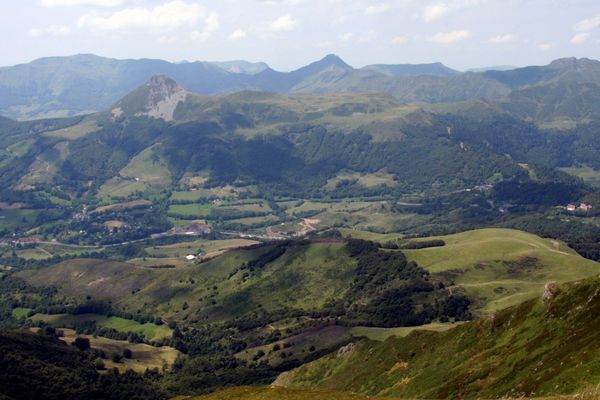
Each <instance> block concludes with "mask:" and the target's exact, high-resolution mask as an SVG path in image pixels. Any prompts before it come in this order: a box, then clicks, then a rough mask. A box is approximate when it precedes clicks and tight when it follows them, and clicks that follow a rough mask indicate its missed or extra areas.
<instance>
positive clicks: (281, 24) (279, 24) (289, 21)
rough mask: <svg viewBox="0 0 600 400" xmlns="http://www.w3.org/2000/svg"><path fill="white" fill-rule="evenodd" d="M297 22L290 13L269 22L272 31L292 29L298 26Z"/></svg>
mask: <svg viewBox="0 0 600 400" xmlns="http://www.w3.org/2000/svg"><path fill="white" fill-rule="evenodd" d="M296 25H297V22H296V20H294V19H293V18H292V17H291V16H290V15H289V14H288V15H283V16H281V17H279V18H277V19H276V20H275V21H273V22H271V23H270V24H269V29H268V30H269V31H270V32H284V31H292V30H294V29H295V28H296Z"/></svg>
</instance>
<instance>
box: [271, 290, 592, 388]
mask: <svg viewBox="0 0 600 400" xmlns="http://www.w3.org/2000/svg"><path fill="white" fill-rule="evenodd" d="M599 288H600V279H599V278H592V279H588V280H584V281H580V282H575V283H571V284H564V285H561V286H558V285H550V286H549V287H548V290H547V296H546V299H542V297H541V296H540V297H538V298H536V299H533V300H530V301H527V302H525V303H523V304H521V305H519V306H515V307H512V308H509V309H506V310H503V311H500V312H498V313H496V314H494V316H493V317H492V318H485V319H480V320H477V321H473V322H469V323H466V324H464V325H461V326H459V327H457V328H455V329H451V330H449V331H446V332H425V331H416V332H413V333H412V334H410V335H408V336H407V337H405V338H390V339H387V340H386V341H384V342H373V341H368V340H364V341H361V342H359V343H356V344H355V346H354V347H353V348H351V349H350V350H349V351H347V352H345V353H338V354H333V355H330V356H327V357H325V358H322V359H320V360H317V361H315V362H313V363H310V364H307V365H304V366H302V367H300V368H298V369H296V370H294V371H292V372H290V373H286V374H283V375H282V376H280V378H279V379H278V381H277V382H276V383H277V384H278V385H283V386H289V387H303V388H304V387H305V388H322V389H328V390H345V391H352V392H358V393H364V394H371V395H386V396H394V397H403V398H475V397H487V398H498V397H503V396H509V397H518V396H521V395H525V396H549V395H557V394H573V393H577V392H579V391H581V390H585V389H586V388H589V387H591V386H593V385H595V384H596V383H597V382H598V381H599V380H600V353H599V350H600V334H599V333H598V332H600V320H598V318H597V317H596V316H597V315H598V312H600V289H599Z"/></svg>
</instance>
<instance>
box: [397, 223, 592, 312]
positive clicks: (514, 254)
mask: <svg viewBox="0 0 600 400" xmlns="http://www.w3.org/2000/svg"><path fill="white" fill-rule="evenodd" d="M428 239H429V238H428ZM441 239H443V240H444V241H445V242H446V246H444V247H433V248H427V249H420V250H404V252H405V254H406V255H407V257H408V258H409V259H411V260H414V261H416V262H417V263H418V264H419V265H421V266H422V267H424V268H425V269H427V270H428V271H430V272H440V273H445V274H449V275H450V276H451V277H452V278H453V279H454V281H455V282H456V284H457V285H459V286H461V287H464V288H465V289H466V290H467V292H468V293H469V294H470V295H471V296H474V297H475V298H477V299H478V307H479V308H480V309H481V310H482V311H484V312H490V311H494V310H498V309H501V308H505V307H508V306H511V305H515V304H518V303H520V302H521V301H524V300H526V299H528V298H531V297H534V296H536V295H538V294H541V293H542V291H543V287H544V284H545V283H547V282H549V281H557V282H568V281H572V280H576V279H582V278H586V277H589V276H592V275H595V274H598V273H599V272H600V264H598V263H596V262H593V261H590V260H587V259H584V258H582V257H581V256H579V255H578V254H577V253H575V252H574V251H573V250H572V249H570V248H569V247H567V246H566V245H565V244H564V243H561V242H558V241H554V240H550V239H542V238H540V237H538V236H535V235H532V234H529V233H525V232H521V231H515V230H511V229H481V230H476V231H468V232H463V233H459V234H456V235H449V236H444V237H441Z"/></svg>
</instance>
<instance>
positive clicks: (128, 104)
mask: <svg viewBox="0 0 600 400" xmlns="http://www.w3.org/2000/svg"><path fill="white" fill-rule="evenodd" d="M187 95H188V91H187V90H185V89H184V88H183V87H181V86H180V85H179V84H178V83H177V82H175V81H174V80H173V79H171V78H169V77H168V76H166V75H155V76H153V77H152V78H150V80H149V81H148V82H146V83H145V84H143V85H142V86H140V87H139V88H137V89H136V90H134V91H133V92H131V93H130V94H128V95H127V96H125V97H124V98H123V99H121V100H120V101H119V102H118V103H117V104H115V105H114V106H113V108H112V109H111V114H112V118H113V121H114V120H117V119H119V118H121V117H126V116H131V115H135V116H136V117H151V118H157V119H163V120H165V121H172V120H173V114H174V113H175V109H176V108H177V105H178V104H179V103H180V102H182V101H185V99H186V97H187Z"/></svg>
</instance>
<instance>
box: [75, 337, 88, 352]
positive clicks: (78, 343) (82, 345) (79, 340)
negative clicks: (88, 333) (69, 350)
mask: <svg viewBox="0 0 600 400" xmlns="http://www.w3.org/2000/svg"><path fill="white" fill-rule="evenodd" d="M73 346H75V347H77V348H78V349H79V350H82V351H83V350H89V349H90V339H88V338H84V337H76V338H75V340H74V341H73Z"/></svg>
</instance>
